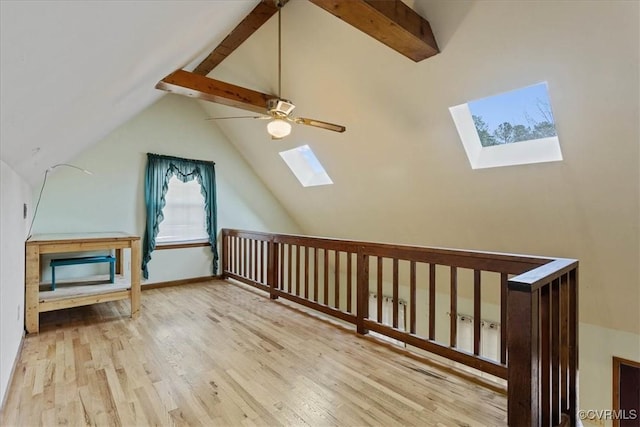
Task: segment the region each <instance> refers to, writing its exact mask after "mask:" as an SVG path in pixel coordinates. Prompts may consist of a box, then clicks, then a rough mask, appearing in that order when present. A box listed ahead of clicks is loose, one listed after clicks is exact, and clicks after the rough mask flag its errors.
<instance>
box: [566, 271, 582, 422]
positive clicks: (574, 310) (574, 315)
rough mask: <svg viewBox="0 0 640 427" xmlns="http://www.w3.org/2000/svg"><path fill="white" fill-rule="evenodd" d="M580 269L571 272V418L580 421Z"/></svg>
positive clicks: (572, 420)
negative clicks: (578, 417)
mask: <svg viewBox="0 0 640 427" xmlns="http://www.w3.org/2000/svg"><path fill="white" fill-rule="evenodd" d="M578 322H579V317H578V269H577V268H575V269H573V270H571V271H570V272H569V345H568V347H569V419H570V421H571V425H577V423H578V419H577V416H578V407H579V403H578V335H579V333H578Z"/></svg>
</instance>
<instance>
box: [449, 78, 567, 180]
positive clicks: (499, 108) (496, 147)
mask: <svg viewBox="0 0 640 427" xmlns="http://www.w3.org/2000/svg"><path fill="white" fill-rule="evenodd" d="M449 111H450V112H451V116H452V117H453V121H454V122H455V125H456V128H457V129H458V134H459V135H460V139H461V140H462V144H463V146H464V149H465V151H466V153H467V157H468V158H469V163H471V167H472V168H473V169H482V168H491V167H498V166H511V165H521V164H528V163H541V162H553V161H559V160H562V152H561V151H560V142H559V140H558V135H557V133H556V128H555V120H554V118H553V113H552V111H551V102H550V101H549V94H548V88H547V83H546V82H543V83H538V84H535V85H532V86H527V87H524V88H520V89H516V90H513V91H510V92H505V93H501V94H498V95H493V96H490V97H487V98H482V99H477V100H474V101H469V102H468V103H466V104H461V105H457V106H455V107H451V108H449Z"/></svg>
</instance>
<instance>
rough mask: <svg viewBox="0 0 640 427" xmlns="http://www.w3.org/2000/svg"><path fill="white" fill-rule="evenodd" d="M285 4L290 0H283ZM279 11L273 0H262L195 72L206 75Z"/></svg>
mask: <svg viewBox="0 0 640 427" xmlns="http://www.w3.org/2000/svg"><path fill="white" fill-rule="evenodd" d="M281 1H282V4H285V3H286V2H287V1H288V0H281ZM276 12H278V8H277V7H276V5H275V2H274V1H273V0H261V1H260V3H258V5H257V6H256V7H255V8H253V10H252V11H251V13H249V14H248V15H247V16H245V18H244V19H243V20H242V21H241V22H240V23H239V24H238V25H237V26H236V27H235V28H234V29H233V31H231V33H229V35H228V36H227V37H225V38H224V40H222V42H221V43H220V44H219V45H218V46H217V47H216V48H215V49H214V50H213V51H212V52H211V53H210V54H209V56H207V57H206V58H205V59H204V60H203V61H202V62H201V63H200V64H199V65H198V66H197V67H196V68H195V70H193V72H194V73H196V74H200V75H203V76H206V75H207V74H209V73H210V72H211V71H212V70H213V69H214V68H215V67H217V66H218V64H220V63H221V62H222V61H223V60H224V59H225V58H226V57H227V56H229V55H231V53H232V52H233V51H234V50H236V49H237V48H238V46H240V45H241V44H242V43H244V41H245V40H246V39H248V38H249V37H250V36H251V35H252V34H253V33H255V32H256V30H257V29H258V28H260V27H261V26H262V24H264V23H265V22H267V21H268V20H269V18H271V17H272V16H273V15H275V14H276Z"/></svg>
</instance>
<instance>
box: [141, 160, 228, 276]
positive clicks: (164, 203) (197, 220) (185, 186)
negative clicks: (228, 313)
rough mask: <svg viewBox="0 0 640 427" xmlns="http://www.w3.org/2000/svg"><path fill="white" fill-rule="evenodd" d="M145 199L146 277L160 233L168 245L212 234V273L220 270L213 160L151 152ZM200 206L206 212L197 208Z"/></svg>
mask: <svg viewBox="0 0 640 427" xmlns="http://www.w3.org/2000/svg"><path fill="white" fill-rule="evenodd" d="M176 181H179V182H176ZM144 202H145V207H146V214H147V218H146V227H145V230H144V237H143V239H142V277H144V278H145V279H148V278H149V261H151V253H152V252H153V251H154V250H155V249H156V245H157V243H158V240H157V238H158V235H159V233H161V234H160V239H159V240H160V242H163V241H164V243H165V245H167V243H168V242H171V243H175V242H185V241H189V242H193V241H194V239H198V240H199V239H201V238H205V236H206V237H208V238H206V241H207V242H208V243H209V244H210V245H211V252H212V254H213V259H212V273H213V274H214V275H215V274H218V249H217V241H216V235H217V229H218V226H217V214H216V170H215V164H214V163H213V162H211V161H207V160H191V159H183V158H180V157H173V156H163V155H160V154H153V153H147V168H146V171H145V185H144ZM199 210H200V211H201V212H202V213H199V212H197V211H199ZM203 218H204V224H205V226H204V230H205V235H204V236H203V234H202V229H203V227H202V221H203ZM179 247H180V246H179Z"/></svg>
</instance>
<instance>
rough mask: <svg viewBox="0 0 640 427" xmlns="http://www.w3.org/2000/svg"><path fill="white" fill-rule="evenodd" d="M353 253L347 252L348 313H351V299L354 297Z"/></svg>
mask: <svg viewBox="0 0 640 427" xmlns="http://www.w3.org/2000/svg"><path fill="white" fill-rule="evenodd" d="M352 255H353V254H352V253H351V252H347V313H351V299H352V298H353V295H352V291H351V286H352V280H351V258H352Z"/></svg>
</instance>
